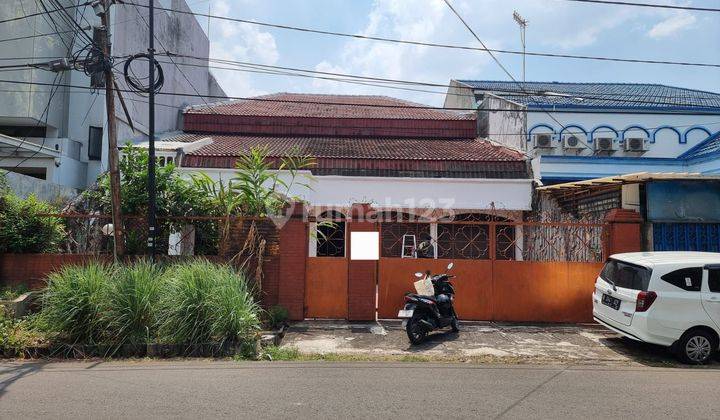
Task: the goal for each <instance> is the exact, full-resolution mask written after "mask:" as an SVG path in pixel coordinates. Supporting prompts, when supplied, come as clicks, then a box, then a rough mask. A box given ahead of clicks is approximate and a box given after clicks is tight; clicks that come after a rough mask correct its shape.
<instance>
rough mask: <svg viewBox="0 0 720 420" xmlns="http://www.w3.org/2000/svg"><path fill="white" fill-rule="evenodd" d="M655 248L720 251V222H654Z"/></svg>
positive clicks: (657, 249) (663, 249) (661, 249)
mask: <svg viewBox="0 0 720 420" xmlns="http://www.w3.org/2000/svg"><path fill="white" fill-rule="evenodd" d="M653 249H654V250H655V251H707V252H720V223H653Z"/></svg>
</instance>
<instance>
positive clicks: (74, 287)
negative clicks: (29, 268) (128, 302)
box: [41, 263, 117, 344]
mask: <svg viewBox="0 0 720 420" xmlns="http://www.w3.org/2000/svg"><path fill="white" fill-rule="evenodd" d="M116 274H117V270H116V269H115V268H114V267H112V266H108V265H104V264H100V263H90V264H87V265H84V266H80V265H75V266H65V267H63V268H62V269H61V270H60V271H56V272H54V273H52V274H50V276H49V277H48V284H47V288H46V289H45V292H44V293H43V297H42V312H41V316H42V317H43V319H44V321H45V324H46V325H47V328H48V329H49V330H50V331H52V332H57V333H59V334H60V335H61V337H62V338H63V339H64V340H66V341H67V342H69V343H72V344H74V343H83V344H92V343H98V342H101V341H102V339H103V333H104V332H105V331H106V330H107V317H106V316H104V314H105V311H106V310H107V308H108V307H109V306H110V305H109V304H108V296H109V293H108V292H109V290H108V289H109V287H108V286H109V284H110V279H112V278H113V277H114V276H115V275H116Z"/></svg>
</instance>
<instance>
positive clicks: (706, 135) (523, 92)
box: [445, 80, 720, 185]
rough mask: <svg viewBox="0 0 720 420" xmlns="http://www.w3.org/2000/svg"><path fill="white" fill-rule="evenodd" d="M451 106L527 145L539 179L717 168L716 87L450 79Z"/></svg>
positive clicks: (508, 141)
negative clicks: (472, 111) (473, 113)
mask: <svg viewBox="0 0 720 420" xmlns="http://www.w3.org/2000/svg"><path fill="white" fill-rule="evenodd" d="M445 106H446V107H448V108H468V109H476V110H477V111H478V115H479V118H478V129H479V131H480V135H481V136H483V137H487V138H489V139H491V140H494V141H496V142H499V143H502V144H504V145H507V146H510V147H512V148H515V149H517V150H522V151H524V152H526V153H527V154H528V155H529V156H530V157H532V159H533V169H534V172H535V177H536V178H539V179H540V180H541V181H542V182H543V184H545V185H551V184H556V183H561V182H568V181H577V180H583V179H593V178H602V177H608V176H615V175H621V174H629V173H637V172H653V173H657V172H698V173H702V174H720V94H718V93H714V92H707V91H700V90H694V89H686V88H680V87H673V86H665V85H659V84H635V83H560V82H525V83H515V82H505V81H483V80H452V81H451V84H450V88H449V89H448V93H447V96H446V99H445Z"/></svg>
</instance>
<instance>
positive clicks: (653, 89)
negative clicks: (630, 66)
mask: <svg viewBox="0 0 720 420" xmlns="http://www.w3.org/2000/svg"><path fill="white" fill-rule="evenodd" d="M458 82H459V83H462V84H464V85H467V86H469V87H471V88H473V89H477V90H482V91H488V92H492V93H494V94H496V95H498V96H501V97H503V98H506V99H508V100H511V101H513V102H517V103H519V104H522V105H526V106H528V107H530V108H538V107H556V108H603V109H605V108H607V109H625V110H633V109H635V110H648V109H649V110H657V111H683V110H684V111H698V112H707V113H718V114H720V93H715V92H707V91H701V90H695V89H687V88H681V87H674V86H666V85H660V84H646V83H565V82H517V83H516V82H511V81H495V80H458Z"/></svg>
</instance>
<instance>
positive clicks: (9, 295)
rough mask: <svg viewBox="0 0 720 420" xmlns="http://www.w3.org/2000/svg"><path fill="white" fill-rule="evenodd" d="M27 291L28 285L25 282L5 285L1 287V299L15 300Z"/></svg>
mask: <svg viewBox="0 0 720 420" xmlns="http://www.w3.org/2000/svg"><path fill="white" fill-rule="evenodd" d="M27 291H28V288H27V286H25V285H23V284H20V285H17V286H6V287H3V288H0V300H15V299H17V298H19V297H20V296H21V295H23V294H24V293H26V292H27Z"/></svg>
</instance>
